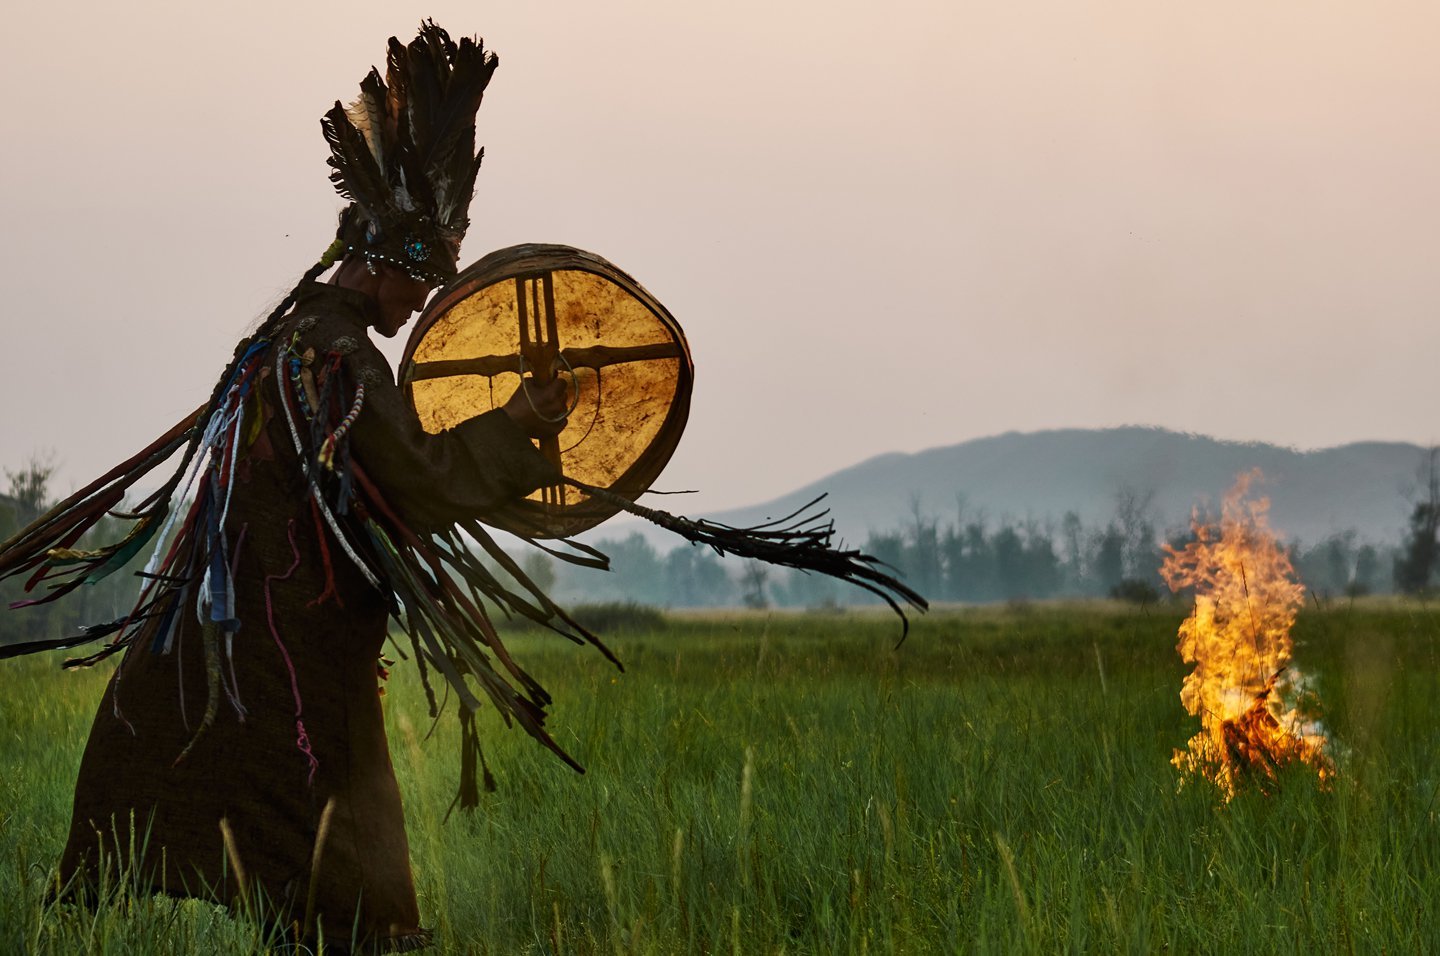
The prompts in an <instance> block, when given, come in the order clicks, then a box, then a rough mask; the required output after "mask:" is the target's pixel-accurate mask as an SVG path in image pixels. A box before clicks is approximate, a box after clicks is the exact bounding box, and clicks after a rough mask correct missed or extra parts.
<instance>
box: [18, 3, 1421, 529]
mask: <svg viewBox="0 0 1440 956" xmlns="http://www.w3.org/2000/svg"><path fill="white" fill-rule="evenodd" d="M42 7H43V9H42ZM1437 11H1440V6H1437V5H1435V4H1433V3H1431V2H1415V3H1399V2H1384V0H1379V2H1368V3H1364V4H1360V3H1354V2H1323V0H1287V2H1279V3H1275V2H1266V0H1247V2H1244V3H1240V2H1211V3H1205V4H1197V3H1179V2H1169V0H1135V2H1094V3H1083V2H1076V0H1068V2H1067V0H1050V2H1046V0H1005V2H999V0H992V2H988V3H966V2H958V0H945V2H920V0H898V2H895V0H892V2H890V3H887V4H884V5H881V4H877V3H865V4H861V3H853V2H838V0H828V2H818V0H817V2H811V0H805V2H791V3H785V2H782V0H766V2H759V0H727V2H725V3H715V4H707V3H676V2H673V0H671V2H658V0H656V2H636V0H632V2H623V3H603V4H601V3H580V2H549V3H544V4H539V3H521V2H512V3H508V4H501V3H489V4H480V3H473V2H472V3H454V2H436V3H429V4H425V5H417V4H411V3H408V2H397V0H385V2H378V0H377V2H361V0H349V2H346V3H334V4H331V3H313V2H304V3H294V2H291V3H284V4H280V3H273V2H251V3H245V4H225V3H208V4H201V3H179V2H175V3H164V4H162V3H156V2H149V3H143V2H135V3H127V4H115V3H101V2H92V3H83V4H63V3H57V4H45V5H42V4H40V3H38V2H36V3H18V2H17V3H10V4H6V5H5V8H4V11H3V12H0V32H3V35H4V36H5V37H6V38H7V40H8V42H7V43H6V55H5V57H4V58H3V59H0V81H3V85H4V88H5V89H6V90H7V92H8V94H9V95H7V97H6V110H7V113H8V116H7V118H6V119H7V122H8V124H9V125H8V126H7V132H6V133H5V134H4V149H3V150H0V170H3V176H0V213H3V217H4V229H3V231H0V244H3V245H0V281H3V288H4V290H5V299H4V306H3V315H4V323H5V324H4V333H5V334H4V337H3V340H0V341H3V346H0V423H3V427H0V464H6V465H11V466H13V465H15V464H18V463H19V462H21V461H22V460H23V459H25V458H26V457H27V456H28V455H29V454H30V453H31V452H33V451H35V450H38V449H46V448H48V449H53V450H54V451H55V452H56V455H57V458H58V460H59V462H60V464H61V466H62V471H61V480H60V484H61V487H60V488H59V489H58V490H61V491H65V490H68V489H70V488H72V487H74V486H76V485H78V484H80V483H82V482H84V481H86V480H88V479H89V478H90V477H92V476H93V475H94V474H96V473H98V472H100V471H101V470H103V469H104V468H106V467H108V466H109V465H111V464H113V463H115V462H116V461H118V460H119V459H121V458H123V457H126V456H128V455H129V454H130V453H132V452H133V451H135V450H136V449H138V448H139V447H141V446H142V445H144V444H146V443H148V442H149V441H150V440H151V439H152V438H153V437H154V436H155V435H157V434H158V433H159V432H161V431H162V430H164V429H165V428H167V427H168V426H169V425H171V424H172V423H173V422H174V421H175V420H176V419H178V418H179V417H180V416H181V415H182V414H183V413H185V412H186V411H188V410H190V409H192V408H193V407H194V406H195V405H197V404H198V403H199V402H200V401H201V400H203V399H204V397H205V396H206V395H207V394H208V392H209V389H210V387H211V385H212V384H213V381H214V378H215V376H216V374H218V372H219V369H220V368H221V367H222V366H223V363H224V362H225V361H226V359H227V358H228V357H229V355H230V350H231V348H232V346H233V344H234V342H235V340H236V339H237V338H238V337H239V336H240V335H241V334H242V333H243V332H244V331H245V330H246V328H247V327H248V326H249V325H250V324H251V323H252V322H253V321H254V320H255V319H256V318H257V317H258V316H260V315H261V314H262V313H264V312H265V311H266V310H267V306H268V305H269V304H271V303H272V302H273V301H274V300H275V299H277V298H278V297H279V296H280V295H282V294H283V293H284V292H285V290H287V289H288V288H289V287H290V286H291V285H292V284H293V282H294V279H295V277H296V276H297V275H298V273H299V272H300V271H302V270H303V269H304V268H305V267H306V266H308V265H309V264H310V263H312V262H313V261H314V260H315V258H316V257H317V256H318V255H319V253H320V252H321V251H322V250H323V249H324V247H325V245H326V243H327V241H328V239H329V237H330V235H331V233H332V230H333V227H334V213H335V211H336V210H337V209H338V208H339V206H340V201H339V200H338V198H337V197H335V195H334V193H333V192H332V191H331V189H330V186H329V184H328V182H327V180H326V174H327V169H326V166H325V156H326V148H325V144H324V142H323V140H322V138H321V136H320V126H319V118H320V116H321V114H322V113H323V112H324V111H325V109H327V108H328V106H329V105H330V104H331V103H332V102H333V101H334V100H335V99H337V98H340V99H345V100H347V101H348V100H349V99H350V98H351V97H353V95H354V93H355V91H356V86H357V83H358V81H359V79H360V77H361V76H362V75H363V73H364V72H365V70H366V68H367V67H368V66H369V65H370V64H372V63H376V62H380V61H381V59H382V56H383V44H384V41H385V39H386V37H388V36H389V35H391V34H392V33H398V34H400V35H402V36H406V35H407V34H413V29H414V26H415V24H416V23H418V21H419V20H420V18H421V17H422V16H434V17H435V18H436V19H437V20H438V21H439V22H440V23H441V24H442V25H444V26H445V27H447V29H449V30H450V31H451V32H452V33H455V34H459V33H480V34H482V35H483V36H484V37H485V39H486V41H487V44H488V45H489V46H491V47H492V48H493V49H495V50H496V51H498V53H499V54H500V59H501V65H500V69H499V71H498V73H497V74H496V77H495V80H494V82H493V83H492V84H491V86H490V90H489V93H488V94H487V98H486V102H485V105H484V107H483V108H482V110H481V114H480V131H479V139H480V142H481V143H483V144H484V145H485V147H486V159H485V164H484V167H483V168H482V170H481V172H480V176H479V180H478V183H477V192H476V198H475V203H474V205H473V207H472V219H473V225H472V227H471V230H470V235H469V237H468V238H467V240H466V243H465V247H464V252H463V254H462V259H463V260H464V261H466V262H468V261H472V260H474V259H476V258H478V257H480V256H481V255H483V254H484V253H486V252H488V251H490V250H492V249H495V248H498V247H501V246H506V245H510V244H512V243H516V242H562V243H568V244H571V245H576V246H580V247H582V248H586V249H590V250H592V251H594V252H598V253H600V254H601V255H603V256H605V257H607V258H609V259H611V260H612V261H614V262H615V263H616V264H617V265H619V266H621V267H622V268H623V269H625V270H627V271H629V272H630V273H631V274H633V275H634V276H635V277H636V278H638V279H639V280H640V281H641V282H642V283H644V284H645V285H646V286H647V287H648V288H649V289H650V290H651V291H652V292H653V293H655V294H656V295H657V296H658V297H659V298H660V299H661V300H662V301H663V302H665V303H666V305H667V306H669V308H670V309H671V311H672V312H673V313H674V314H675V315H676V317H677V318H678V319H679V320H680V322H681V324H682V325H683V326H684V327H685V329H686V332H687V334H688V336H689V339H690V343H691V346H692V349H693V351H694V355H695V361H696V369H697V373H696V387H695V399H694V404H693V410H692V414H691V419H690V427H689V430H688V431H687V433H686V436H685V439H684V441H683V442H682V444H681V447H680V450H679V452H678V453H677V455H676V457H675V459H674V460H673V461H672V463H671V466H670V468H669V469H668V470H667V472H666V473H665V475H664V476H662V478H661V480H660V482H659V486H660V487H664V488H700V489H703V494H701V495H698V496H696V497H695V498H693V499H691V500H689V501H686V502H684V503H683V504H680V505H679V508H680V510H689V511H698V510H703V509H710V508H718V507H726V506H730V505H740V504H746V503H750V502H753V501H757V500H762V499H766V498H769V497H772V496H774V495H778V494H780V493H783V492H786V491H789V490H791V489H793V488H794V487H796V486H798V485H800V484H803V483H805V482H808V481H810V480H813V479H815V478H817V477H819V476H821V475H823V474H825V473H827V472H829V471H832V470H834V469H836V468H840V467H843V466H846V465H849V464H852V463H854V462H857V461H859V460H861V459H863V458H866V457H869V456H871V455H875V454H878V453H881V452H885V451H896V450H901V451H910V450H918V449H922V448H927V447H932V446H936V445H945V444H951V443H954V442H958V441H963V440H965V439H968V438H974V437H979V436H983V435H989V434H994V433H997V432H1002V431H1007V430H1011V429H1020V430H1034V429H1042V428H1054V427H1071V426H1074V427H1095V426H1106V425H1117V424H1123V423H1147V424H1156V425H1163V426H1166V427H1169V428H1175V429H1181V430H1189V431H1198V432H1204V433H1207V434H1212V435H1216V436H1218V437H1221V438H1231V439H1242V440H1264V441H1272V442H1278V443H1282V444H1289V445H1296V446H1300V447H1319V446H1328V445H1334V444H1340V443H1344V442H1348V441H1353V440H1357V439H1369V438H1378V439H1399V440H1409V441H1415V442H1420V443H1432V442H1435V441H1437V440H1440V376H1437V375H1436V374H1435V364H1436V355H1437V347H1440V321H1437V320H1440V57H1437V56H1436V54H1435V51H1434V45H1435V39H1436V37H1437V36H1440V22H1437V21H1440V13H1437ZM669 503H670V504H676V502H674V501H673V499H672V501H671V502H669Z"/></svg>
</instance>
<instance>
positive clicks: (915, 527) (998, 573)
mask: <svg viewBox="0 0 1440 956" xmlns="http://www.w3.org/2000/svg"><path fill="white" fill-rule="evenodd" d="M1118 497H1119V501H1118V503H1117V508H1116V513H1115V515H1114V516H1113V517H1112V518H1111V519H1109V520H1107V521H1106V522H1105V523H1103V524H1086V523H1085V522H1084V521H1083V520H1082V519H1081V518H1080V516H1079V515H1078V514H1077V513H1075V512H1073V511H1071V512H1067V513H1066V514H1064V515H1063V516H1062V517H1061V518H1060V519H1059V520H1054V519H1033V518H1031V519H1025V520H1017V519H1014V518H1010V517H1004V516H1002V517H999V518H995V519H991V518H989V517H987V516H986V515H985V514H984V513H983V512H976V513H966V511H965V510H964V509H963V508H962V509H959V510H958V512H957V515H956V516H955V517H954V518H951V519H949V520H941V519H939V518H936V517H934V516H931V515H927V514H925V513H924V512H923V511H922V510H921V509H920V508H919V507H918V506H912V508H911V513H910V515H909V517H908V519H907V520H906V521H905V522H904V523H903V524H901V525H899V526H898V527H895V528H893V529H891V530H888V531H880V532H872V533H871V534H870V535H869V536H868V537H867V539H866V540H865V542H864V544H863V546H862V549H863V550H864V551H865V552H867V553H869V554H871V555H874V556H875V557H877V558H879V559H880V560H881V561H884V562H885V563H886V564H887V565H889V566H890V567H892V568H894V569H895V570H897V571H898V572H899V573H900V575H901V576H903V577H904V579H905V580H906V581H907V582H908V583H909V584H910V585H912V586H913V587H915V588H916V589H917V590H919V591H920V592H921V593H922V594H924V595H925V596H926V597H927V598H929V599H930V600H931V601H940V602H962V603H988V602H1002V601H1026V600H1044V599H1049V598H1100V597H1110V598H1121V599H1125V600H1131V601H1135V602H1140V603H1144V602H1147V601H1154V600H1158V599H1159V598H1160V597H1161V596H1163V595H1164V594H1166V593H1168V589H1167V588H1166V587H1165V585H1164V583H1163V581H1162V579H1161V577H1160V567H1161V564H1162V563H1163V561H1164V559H1165V554H1166V551H1165V548H1166V546H1167V545H1168V546H1169V547H1173V548H1181V547H1183V546H1184V545H1186V544H1188V543H1189V542H1190V541H1191V540H1193V534H1194V533H1193V531H1192V530H1191V529H1190V527H1189V524H1188V522H1187V523H1186V525H1185V526H1184V527H1183V528H1182V527H1174V528H1169V529H1166V530H1165V531H1163V532H1162V531H1161V530H1159V528H1158V525H1157V523H1156V521H1155V520H1154V519H1153V517H1151V516H1150V515H1149V511H1148V499H1147V498H1145V497H1142V496H1136V495H1133V494H1129V493H1122V494H1121V495H1120V496H1118ZM1436 514H1437V515H1440V501H1437V510H1436ZM596 546H597V547H599V548H600V549H601V550H603V551H605V552H606V553H607V554H609V555H610V557H611V567H612V570H611V572H610V573H608V574H597V573H594V572H589V571H585V570H582V569H571V568H568V567H564V566H563V565H561V564H560V563H558V562H553V561H551V559H549V558H547V557H545V556H544V555H534V556H531V557H529V558H527V570H529V571H532V572H538V573H539V574H540V575H541V576H542V578H543V579H544V580H546V581H549V582H551V583H552V585H553V586H554V587H555V588H556V590H557V593H558V594H559V595H560V597H561V598H562V599H563V600H568V601H570V602H572V603H573V602H577V601H580V602H598V603H607V602H617V601H634V602H638V603H643V604H651V605H655V606H660V607H737V606H749V607H767V606H776V607H811V608H816V607H827V606H841V605H847V604H870V603H874V602H875V599H874V598H873V597H872V596H871V595H869V594H867V593H865V592H864V591H861V590H859V589H857V588H853V587H850V586H848V585H845V584H840V583H838V582H835V581H832V580H830V579H829V578H825V577H821V576H818V575H811V574H804V573H802V572H798V571H791V570H788V569H776V568H767V567H765V566H763V565H759V564H755V563H753V562H736V561H729V560H724V561H722V560H721V559H720V558H719V557H717V556H716V555H714V554H713V553H710V552H708V551H704V550H702V549H699V548H696V547H694V546H691V545H688V544H682V545H679V546H677V547H674V548H672V549H670V550H668V551H665V552H662V551H660V550H659V549H658V548H656V547H655V546H654V545H653V544H652V543H651V542H650V541H649V540H648V539H647V538H645V537H644V536H642V535H641V534H639V533H638V532H637V533H634V534H632V535H630V536H629V537H627V538H623V539H610V540H602V541H599V542H596ZM1288 551H1289V554H1290V558H1291V561H1292V562H1293V563H1294V565H1295V569H1296V573H1297V574H1298V576H1299V577H1300V579H1301V581H1302V582H1303V583H1304V584H1305V586H1306V587H1307V588H1308V589H1309V590H1311V591H1312V592H1314V593H1315V595H1316V596H1317V597H1318V598H1334V597H1344V596H1358V595H1364V594H1379V593H1388V592H1391V591H1394V590H1397V589H1399V588H1398V587H1397V581H1399V580H1401V579H1403V575H1402V572H1401V571H1400V564H1401V563H1402V562H1401V559H1402V558H1403V556H1404V554H1405V553H1406V549H1405V547H1404V546H1403V545H1395V546H1383V545H1376V544H1373V543H1370V542H1366V541H1362V540H1360V539H1359V536H1358V535H1357V534H1356V533H1355V532H1353V531H1346V532H1341V533H1337V534H1334V535H1331V536H1329V537H1327V538H1325V539H1324V540H1321V541H1317V542H1315V543H1313V544H1309V543H1305V542H1299V541H1294V542H1291V543H1290V544H1289V546H1288ZM1412 590H1413V589H1412Z"/></svg>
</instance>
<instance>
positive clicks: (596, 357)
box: [400, 245, 694, 538]
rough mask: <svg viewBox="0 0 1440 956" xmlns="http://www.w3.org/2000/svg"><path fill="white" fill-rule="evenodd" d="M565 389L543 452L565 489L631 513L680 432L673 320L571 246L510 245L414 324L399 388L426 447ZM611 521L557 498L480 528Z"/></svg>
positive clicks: (685, 409)
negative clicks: (523, 395) (615, 499)
mask: <svg viewBox="0 0 1440 956" xmlns="http://www.w3.org/2000/svg"><path fill="white" fill-rule="evenodd" d="M522 373H524V374H525V375H533V376H534V377H535V379H536V380H537V381H539V382H546V381H549V379H550V378H551V376H553V375H559V376H561V377H564V378H568V379H570V381H571V383H572V384H571V389H570V395H571V399H572V401H573V402H574V408H573V409H572V410H571V412H570V417H569V420H568V422H567V423H566V425H565V428H564V430H563V431H561V432H560V434H559V436H558V437H557V438H554V439H549V440H541V441H540V442H539V445H540V450H541V452H543V453H544V454H545V455H546V457H548V458H549V459H550V460H551V461H552V462H553V463H554V464H556V465H557V466H558V467H559V469H560V471H561V472H562V473H563V474H565V475H566V476H567V477H569V478H573V479H576V480H578V481H580V482H583V483H585V484H587V485H592V486H595V487H598V488H605V489H608V490H610V491H612V492H615V493H616V494H619V495H623V496H625V497H626V498H628V499H630V500H632V501H633V500H635V499H636V498H637V497H639V496H640V494H642V493H643V492H644V491H645V489H646V488H648V487H649V486H650V483H651V482H653V481H654V480H655V479H656V477H657V476H659V474H660V471H661V469H662V468H664V467H665V464H666V462H668V461H669V460H670V455H671V454H672V453H673V452H674V451H675V446H676V444H677V443H678V442H679V441H680V434H681V432H682V431H684V429H685V419H686V417H687V416H688V415H689V412H690V389H691V384H692V381H693V378H694V366H693V365H692V364H691V361H690V349H689V347H688V346H687V345H686V344H685V334H684V333H683V332H682V331H681V330H680V326H679V325H678V324H677V323H676V322H675V319H674V318H673V317H672V316H671V315H670V313H669V312H667V311H666V310H665V307H664V306H663V305H661V304H660V303H659V302H658V301H656V299H655V297H654V296H652V295H650V293H648V292H646V291H645V289H644V288H642V287H641V285H640V284H639V283H638V282H636V281H635V280H634V279H632V278H630V276H628V275H626V274H625V273H624V272H621V271H620V270H619V269H617V268H615V266H613V265H611V264H610V263H608V262H606V261H605V260H604V259H602V258H600V257H599V256H596V255H592V254H591V253H588V252H582V251H581V250H579V249H574V248H571V247H569V246H555V245H522V246H511V247H510V248H508V249H501V250H499V251H498V252H492V253H490V255H488V256H486V257H485V258H483V259H481V260H480V261H479V262H476V263H475V264H474V265H472V266H470V267H469V268H467V269H465V270H464V271H463V272H461V273H460V274H459V275H458V276H456V278H455V280H454V281H453V282H451V283H450V284H449V285H447V286H446V287H445V288H444V289H442V290H440V292H439V293H438V294H437V295H436V296H435V298H434V299H433V300H432V301H431V303H430V305H429V306H428V307H427V308H426V309H425V311H424V312H423V313H421V315H420V319H419V320H418V321H417V322H416V324H415V328H414V331H413V332H412V333H411V335H410V341H409V342H408V343H407V345H406V347H405V357H404V359H403V361H402V362H401V365H400V382H401V385H402V386H403V387H404V388H405V389H406V393H407V394H408V396H409V398H410V402H411V404H412V405H413V406H414V407H415V412H416V414H417V415H418V416H419V418H420V424H421V426H422V427H423V428H424V429H425V430H426V431H428V432H430V433H432V434H434V433H437V432H441V431H444V430H445V429H447V428H453V427H455V426H456V425H458V424H460V423H461V422H463V421H466V420H467V419H470V418H474V417H475V416H476V415H480V414H483V413H484V412H488V411H490V410H491V409H493V408H499V407H501V406H502V405H504V404H505V402H506V401H507V400H509V398H510V397H511V395H513V394H514V392H515V390H516V389H517V388H520V387H521V384H520V383H521V375H522ZM617 510H618V509H617V508H615V507H614V506H613V505H606V504H603V503H602V502H600V501H598V500H596V499H594V498H591V497H590V496H589V495H587V494H585V493H584V492H582V491H580V490H579V489H576V488H574V487H570V486H566V485H556V486H553V487H547V488H541V489H540V490H538V491H536V492H535V493H534V494H532V495H531V496H530V497H529V498H527V499H525V500H524V501H521V502H517V503H513V504H510V505H507V506H505V507H503V508H501V509H500V510H498V511H494V512H489V513H487V514H485V515H481V516H479V517H480V518H481V520H483V521H484V522H486V523H487V524H491V525H494V526H496V527H499V528H503V529H505V530H507V531H513V532H515V533H517V534H522V535H526V536H529V537H540V538H562V537H568V536H569V535H572V534H577V533H579V532H581V531H585V530H587V529H589V528H593V527H594V526H595V525H597V524H599V523H600V522H602V521H604V520H605V519H606V518H608V517H610V516H611V515H613V514H615V512H616V511H617Z"/></svg>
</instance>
